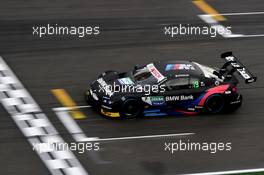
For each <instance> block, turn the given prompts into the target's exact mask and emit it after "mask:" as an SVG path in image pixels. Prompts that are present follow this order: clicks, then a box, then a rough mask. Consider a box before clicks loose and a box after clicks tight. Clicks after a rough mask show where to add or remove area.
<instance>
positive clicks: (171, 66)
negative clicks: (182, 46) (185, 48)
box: [165, 64, 195, 71]
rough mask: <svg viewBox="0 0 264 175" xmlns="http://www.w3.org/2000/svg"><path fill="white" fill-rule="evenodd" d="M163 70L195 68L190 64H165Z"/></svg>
mask: <svg viewBox="0 0 264 175" xmlns="http://www.w3.org/2000/svg"><path fill="white" fill-rule="evenodd" d="M165 70H166V71H170V70H195V68H194V67H193V65H191V64H167V65H166V69H165Z"/></svg>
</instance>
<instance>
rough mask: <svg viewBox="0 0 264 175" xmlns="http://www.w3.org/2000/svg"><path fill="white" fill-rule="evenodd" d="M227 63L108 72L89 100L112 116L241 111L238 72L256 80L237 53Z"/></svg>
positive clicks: (175, 63) (90, 92)
mask: <svg viewBox="0 0 264 175" xmlns="http://www.w3.org/2000/svg"><path fill="white" fill-rule="evenodd" d="M221 57H222V58H223V59H225V60H226V63H225V64H224V65H223V66H222V67H221V68H220V69H218V68H211V67H208V66H205V65H202V64H199V63H197V62H193V61H158V62H154V63H150V64H147V65H145V66H141V67H139V66H135V67H134V69H133V70H131V71H128V72H122V73H119V72H117V71H106V72H104V73H102V74H101V75H100V76H99V77H98V79H96V80H95V81H93V82H92V84H91V85H90V88H89V89H88V90H87V91H86V93H85V98H86V100H87V102H88V103H89V104H90V105H92V106H93V107H94V109H96V110H98V111H100V112H101V113H102V114H103V115H105V116H109V117H123V118H133V117H138V116H163V115H195V114H198V113H220V112H223V111H231V110H235V109H237V108H238V107H239V106H240V105H241V103H242V95H241V94H239V93H238V92H237V87H236V86H237V84H238V80H237V78H236V77H235V75H234V73H235V72H237V73H238V75H240V76H241V77H242V78H244V79H245V83H252V82H255V81H256V77H255V76H253V75H252V73H250V72H249V70H248V69H247V68H246V67H245V66H244V65H243V64H242V63H241V62H240V61H239V60H238V59H237V58H236V57H235V56H233V54H232V52H226V53H223V54H222V55H221Z"/></svg>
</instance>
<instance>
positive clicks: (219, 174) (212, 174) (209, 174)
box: [184, 168, 264, 175]
mask: <svg viewBox="0 0 264 175" xmlns="http://www.w3.org/2000/svg"><path fill="white" fill-rule="evenodd" d="M263 171H264V168H256V169H244V170H230V171H216V172H204V173H192V174H184V175H222V174H241V173H256V172H263Z"/></svg>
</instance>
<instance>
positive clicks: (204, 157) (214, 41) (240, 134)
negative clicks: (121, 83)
mask: <svg viewBox="0 0 264 175" xmlns="http://www.w3.org/2000/svg"><path fill="white" fill-rule="evenodd" d="M206 3H208V4H210V6H212V7H213V8H214V9H216V10H217V11H218V12H219V13H221V14H222V13H248V12H264V3H263V1H262V0H251V1H249V0H207V1H206ZM201 14H205V11H204V10H203V9H201V8H199V7H197V5H196V4H195V3H194V2H192V1H190V0H187V1H186V0H165V1H160V0H133V1H131V0H111V1H110V0H96V1H92V0H74V1H73V0H72V1H71V0H55V1H53V0H45V1H44V0H27V1H23V2H22V1H18V0H9V1H3V0H2V2H1V6H0V55H1V56H2V57H3V58H4V59H5V61H6V62H7V64H8V65H9V66H10V67H11V68H12V70H13V71H14V72H15V74H16V75H17V76H18V78H19V79H20V80H21V82H22V83H23V84H24V85H25V87H26V88H27V89H28V91H29V92H30V93H31V95H32V96H33V97H34V98H35V99H36V101H37V102H38V104H39V105H40V106H41V108H42V109H43V110H44V112H45V113H46V114H47V115H48V117H49V119H50V120H51V121H52V124H53V125H54V126H55V127H56V128H57V129H58V131H59V133H60V134H61V135H62V137H63V138H64V139H65V140H66V141H68V142H70V141H72V137H71V134H69V133H68V132H67V130H66V129H65V127H64V126H63V125H62V123H61V122H60V121H59V120H58V118H57V117H56V115H55V114H54V112H53V111H52V108H54V107H60V106H62V105H61V104H60V103H59V102H58V101H57V99H56V98H55V97H54V96H53V95H52V93H51V90H52V89H57V88H60V89H65V90H66V91H67V92H68V93H69V94H70V95H71V97H72V98H73V99H74V101H75V102H76V104H77V105H79V106H82V105H86V103H85V101H84V97H83V93H84V91H85V90H86V88H87V87H88V85H89V84H90V82H91V81H93V80H94V79H95V78H96V77H97V75H98V74H99V73H101V72H103V71H105V70H109V69H112V70H119V71H125V70H128V69H130V68H131V67H132V66H133V65H136V64H145V63H148V62H152V61H155V60H168V59H182V60H189V59H191V60H195V61H197V62H200V63H203V64H207V65H210V66H220V65H222V64H223V60H221V59H220V54H221V53H222V52H225V51H233V52H234V54H235V55H236V56H237V57H238V58H240V60H241V61H242V62H243V63H244V64H245V65H246V66H247V67H248V68H249V69H250V70H251V71H252V72H253V73H254V74H256V75H257V77H258V80H257V82H256V83H255V84H252V85H244V84H243V81H241V84H240V86H239V88H240V92H241V93H242V94H243V96H244V104H243V105H242V107H241V108H240V109H239V110H238V111H237V112H235V113H232V114H227V115H214V116H196V117H185V118H184V117H182V118H178V117H170V116H169V117H158V118H145V119H140V120H126V121H124V120H122V121H116V120H109V119H105V118H103V117H102V116H100V115H98V114H96V113H95V112H93V111H92V110H91V109H89V108H85V109H82V112H83V113H84V114H85V116H86V117H85V119H82V120H77V123H78V124H79V126H80V127H81V128H82V130H83V131H84V132H85V134H86V135H87V136H90V137H100V138H109V137H131V136H141V135H153V134H155V135H156V134H171V133H184V132H192V133H195V134H194V135H191V136H186V137H159V138H147V139H134V140H118V141H106V142H101V143H100V146H101V151H99V152H93V151H90V152H86V153H85V154H78V153H76V156H77V158H78V159H79V160H80V162H81V164H82V165H83V166H84V168H85V169H86V170H87V172H88V173H89V174H92V175H105V174H126V175H130V174H131V175H132V174H133V175H134V174H138V175H174V174H184V173H199V172H212V171H226V170H239V169H251V168H262V167H264V165H263V162H264V153H263V148H264V140H263V133H264V129H263V122H264V118H263V116H264V108H263V100H264V94H263V88H264V81H263V65H264V59H263V56H264V54H263V49H264V47H263V44H264V37H263V34H264V14H262V13H259V14H250V13H249V14H244V15H226V16H225V15H223V16H224V18H225V20H220V21H219V24H221V25H224V26H231V27H232V32H234V33H236V34H243V35H249V36H248V37H235V38H224V37H222V36H221V35H218V36H217V37H216V38H211V37H209V36H202V35H189V36H179V37H174V38H171V37H168V36H166V35H164V30H163V29H164V25H171V26H173V25H179V24H191V25H196V26H208V24H207V23H205V22H204V21H203V20H201V19H200V18H199V16H198V15H201ZM48 23H49V24H58V25H75V26H85V25H87V26H99V27H100V34H99V35H96V36H87V37H84V38H79V37H74V36H45V37H42V38H39V37H37V36H35V35H32V32H33V30H32V27H33V26H39V25H47V24H48ZM0 133H1V134H0V165H1V168H0V174H3V175H13V174H14V175H17V174H21V175H33V174H38V175H44V174H45V175H46V174H49V173H50V172H49V170H48V169H47V168H46V167H45V165H44V164H43V163H42V161H41V160H40V159H39V157H38V156H37V154H36V153H35V152H33V151H32V148H31V146H30V145H29V144H28V142H27V140H26V139H25V138H24V136H23V135H22V133H21V132H20V131H19V129H18V127H17V126H16V124H15V123H14V121H13V120H12V119H11V118H10V116H9V114H8V113H7V112H6V111H5V109H4V108H2V106H0ZM179 139H183V140H188V139H189V140H191V141H194V142H205V141H206V142H231V143H232V151H230V152H219V153H216V154H210V153H208V152H177V153H175V154H170V153H168V152H165V151H164V142H170V141H171V142H176V141H178V140H179Z"/></svg>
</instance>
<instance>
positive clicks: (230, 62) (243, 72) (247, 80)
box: [220, 52, 257, 84]
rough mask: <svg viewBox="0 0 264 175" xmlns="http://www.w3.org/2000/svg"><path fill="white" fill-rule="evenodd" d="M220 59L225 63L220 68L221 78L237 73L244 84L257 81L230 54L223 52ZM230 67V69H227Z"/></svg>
mask: <svg viewBox="0 0 264 175" xmlns="http://www.w3.org/2000/svg"><path fill="white" fill-rule="evenodd" d="M221 58H223V59H225V61H226V63H225V64H224V65H223V66H222V68H221V70H220V74H222V75H223V76H224V75H226V76H230V75H232V74H233V73H234V72H238V74H239V75H240V76H241V77H242V78H244V79H245V83H247V84H248V83H253V82H255V81H256V80H257V77H256V76H254V75H253V74H252V73H251V72H250V71H249V70H248V69H247V68H246V67H245V66H244V65H243V64H242V63H241V62H240V61H239V59H238V58H236V57H235V56H234V55H233V53H232V52H225V53H223V54H221ZM229 66H231V67H232V68H231V69H227V68H228V67H229Z"/></svg>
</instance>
